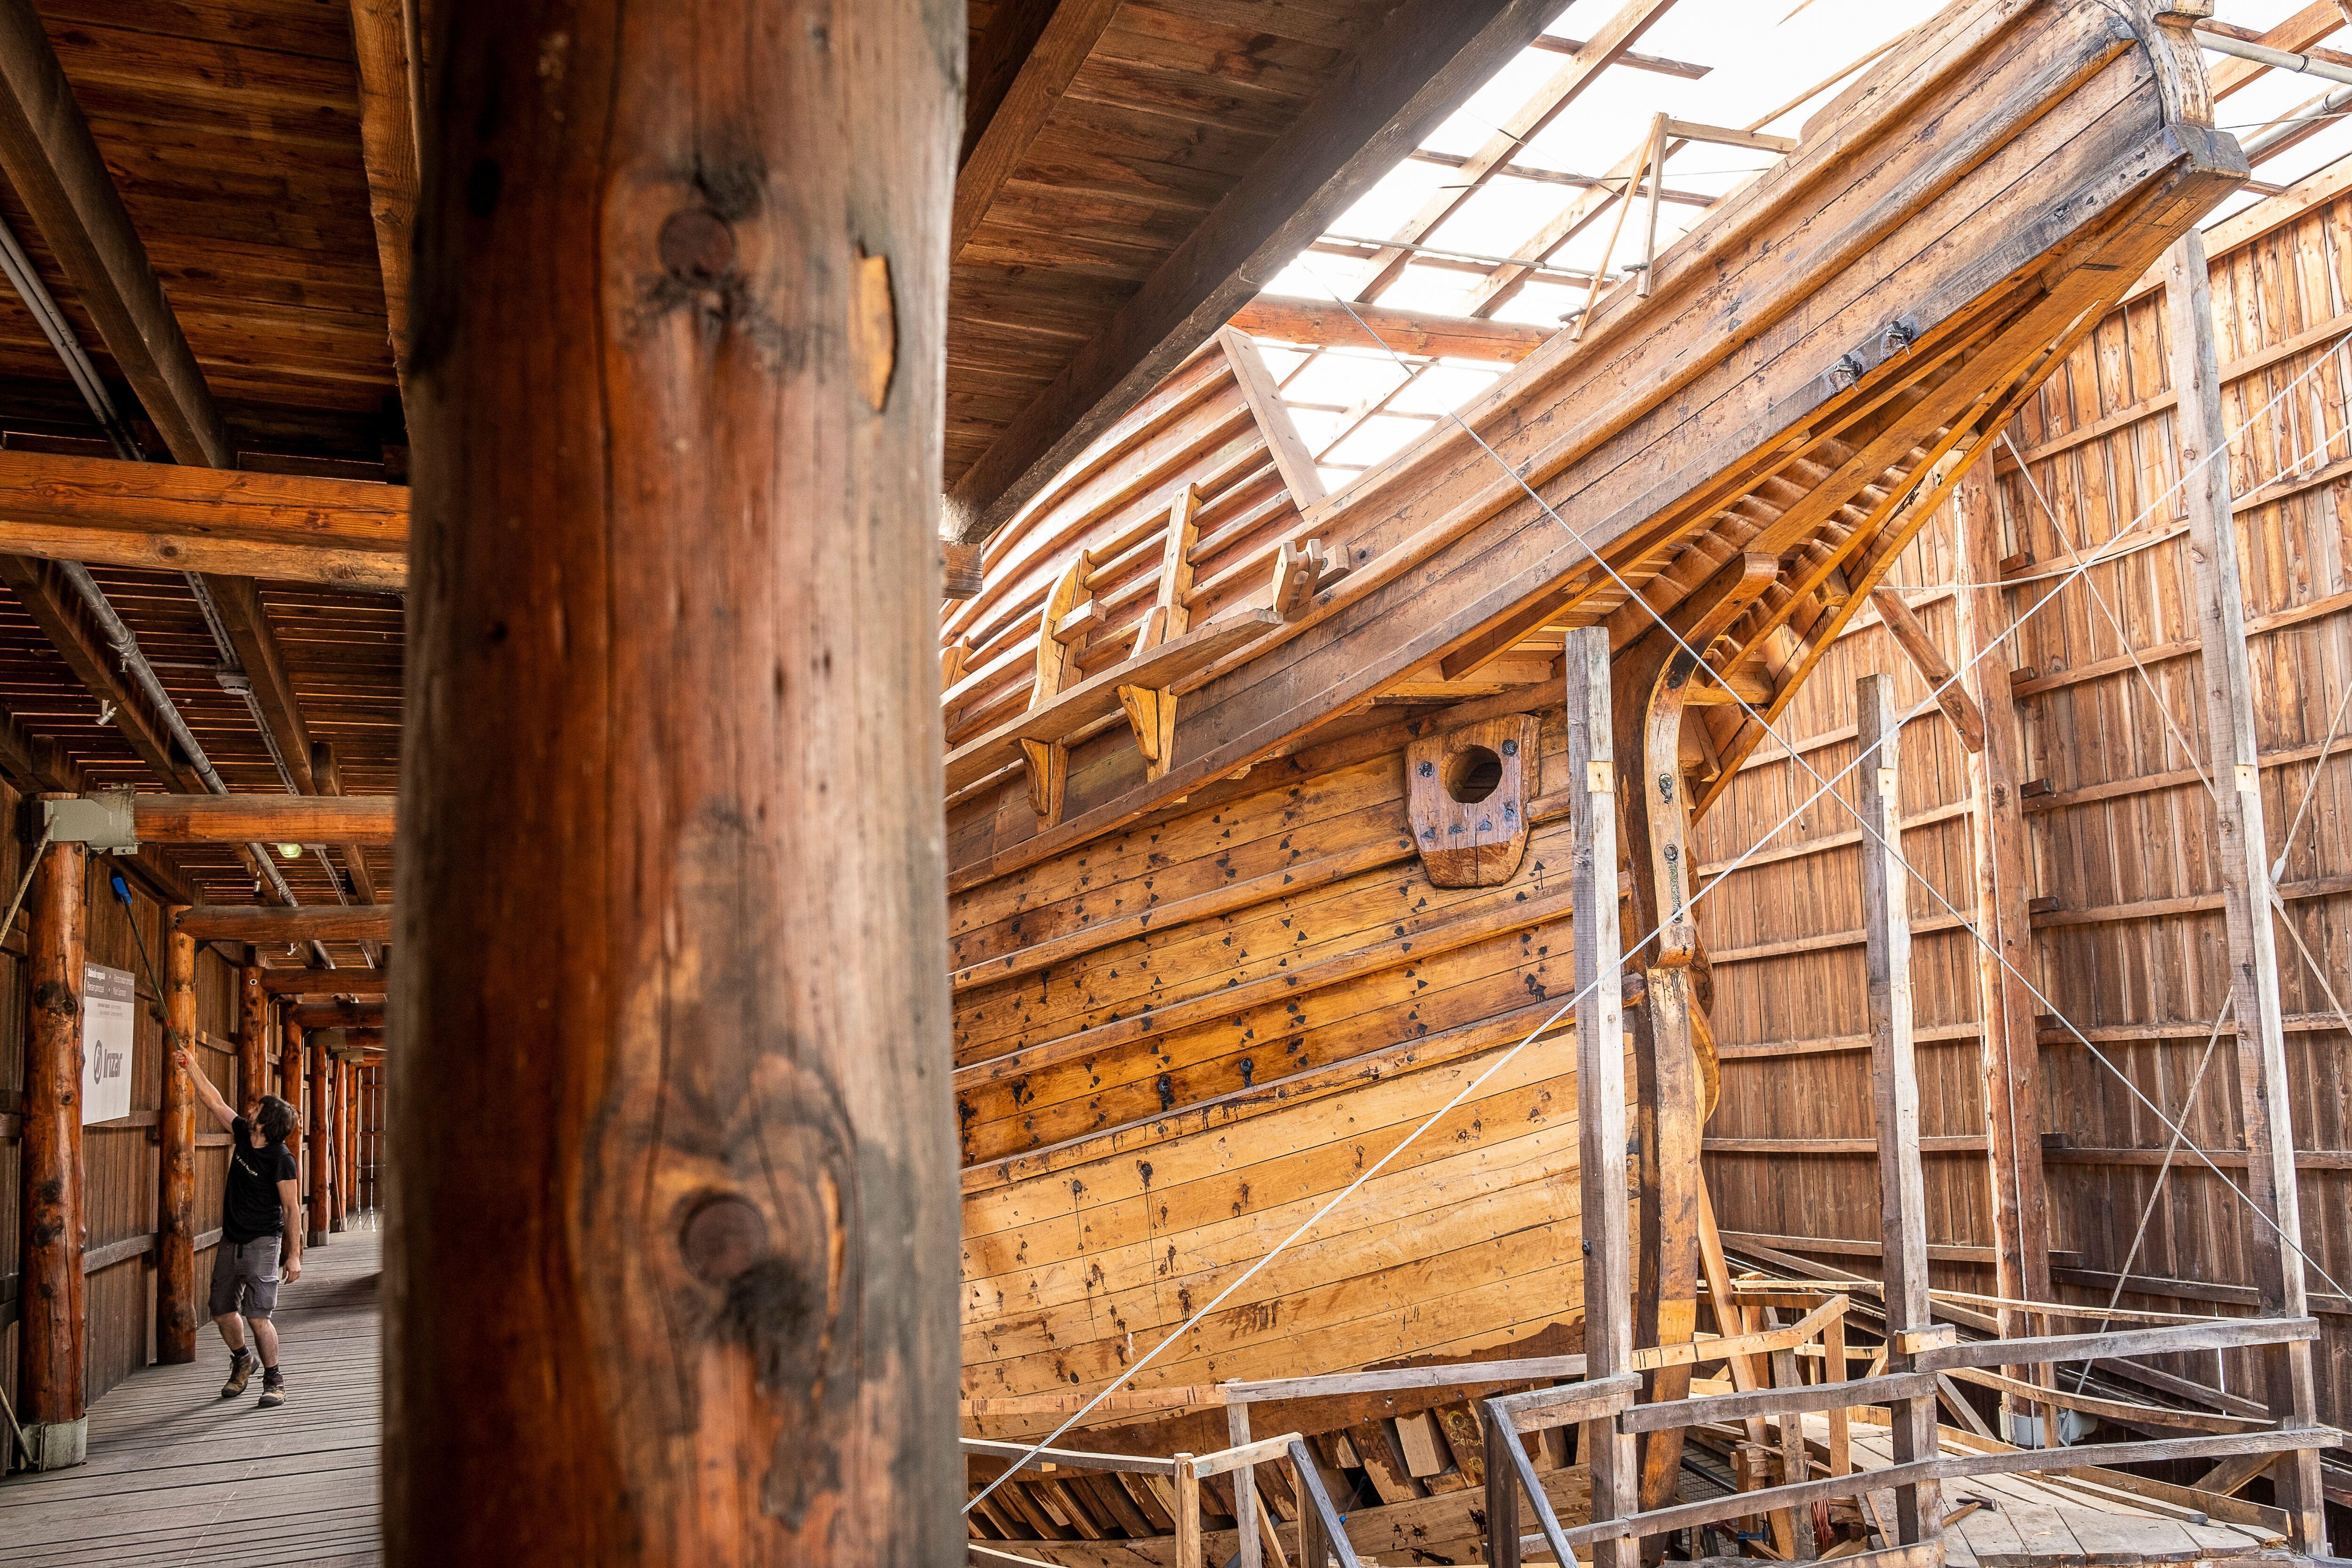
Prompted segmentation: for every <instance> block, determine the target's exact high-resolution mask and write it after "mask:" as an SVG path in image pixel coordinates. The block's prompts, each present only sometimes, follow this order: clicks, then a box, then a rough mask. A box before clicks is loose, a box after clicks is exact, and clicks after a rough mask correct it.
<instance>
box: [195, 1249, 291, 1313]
mask: <svg viewBox="0 0 2352 1568" xmlns="http://www.w3.org/2000/svg"><path fill="white" fill-rule="evenodd" d="M280 1245H281V1243H280V1239H279V1238H278V1237H275V1236H264V1237H261V1238H260V1239H257V1240H253V1241H248V1242H247V1243H245V1244H244V1245H243V1246H241V1247H238V1246H232V1245H231V1244H230V1243H228V1242H226V1241H224V1242H222V1243H221V1244H220V1245H219V1246H217V1247H215V1248H214V1249H213V1300H212V1313H211V1315H212V1316H214V1317H216V1318H217V1317H225V1316H226V1315H227V1314H228V1313H230V1312H236V1313H237V1314H238V1315H239V1316H241V1317H248V1318H266V1317H268V1315H269V1314H270V1313H271V1312H273V1311H275V1310H276V1309H277V1306H278V1249H279V1247H280Z"/></svg>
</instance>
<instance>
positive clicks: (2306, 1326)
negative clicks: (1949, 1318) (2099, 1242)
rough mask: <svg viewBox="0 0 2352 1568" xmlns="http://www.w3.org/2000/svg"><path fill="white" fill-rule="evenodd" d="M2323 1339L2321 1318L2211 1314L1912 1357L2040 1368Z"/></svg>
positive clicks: (1935, 1366) (1971, 1344)
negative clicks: (2185, 1320) (2164, 1323)
mask: <svg viewBox="0 0 2352 1568" xmlns="http://www.w3.org/2000/svg"><path fill="white" fill-rule="evenodd" d="M2318 1337H2319V1320H2318V1319H2317V1318H2207V1319H2205V1320H2203V1321H2202V1322H2194V1323H2173V1324H2168V1325H2167V1326H2165V1327H2163V1328H2153V1329H2126V1330H2123V1331H2121V1332H2119V1333H2065V1334H2043V1335H2041V1336H2039V1337H2037V1338H2033V1339H1979V1340H1963V1341H1960V1342H1958V1343H1953V1344H1939V1345H1930V1346H1928V1347H1927V1348H1925V1349H1923V1350H1921V1351H1920V1352H1919V1353H1918V1354H1917V1355H1916V1357H1914V1360H1915V1361H1916V1363H1917V1364H1918V1365H1919V1368H1920V1369H1921V1370H1922V1371H1926V1372H1947V1371H1949V1370H1950V1369H1952V1368H1953V1367H1956V1366H2039V1365H2041V1364H2043V1363H2045V1362H2055V1361H2089V1360H2093V1359H2097V1360H2101V1361H2116V1360H2121V1359H2122V1358H2124V1357H2126V1356H2133V1355H2177V1354H2179V1353H2180V1352H2182V1351H2188V1350H2230V1349H2235V1348H2237V1347H2239V1346H2241V1345H2250V1344H2287V1343H2294V1342H2296V1341H2300V1340H2315V1339H2317V1338H2318Z"/></svg>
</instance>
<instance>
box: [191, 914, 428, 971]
mask: <svg viewBox="0 0 2352 1568" xmlns="http://www.w3.org/2000/svg"><path fill="white" fill-rule="evenodd" d="M176 928H177V929H179V930H181V931H184V932H186V933H187V934H188V935H189V936H193V937H194V938H195V939H196V940H197V941H199V942H250V943H252V944H253V945H254V946H257V947H273V946H284V945H286V944H288V943H294V942H363V941H368V940H371V939H373V940H374V941H378V942H386V941H390V940H391V938H392V905H390V904H364V905H361V904H354V905H343V904H306V905H304V906H303V907H301V908H299V909H288V908H281V907H279V906H278V905H274V904H197V905H195V906H194V908H192V909H190V910H188V911H187V912H186V913H185V914H184V915H181V916H180V919H179V924H178V925H177V927H176ZM334 973H337V974H340V973H341V970H336V971H334ZM364 973H366V971H364V970H360V971H355V972H354V978H356V977H357V976H358V975H361V974H364ZM343 989H349V987H348V986H346V987H343Z"/></svg>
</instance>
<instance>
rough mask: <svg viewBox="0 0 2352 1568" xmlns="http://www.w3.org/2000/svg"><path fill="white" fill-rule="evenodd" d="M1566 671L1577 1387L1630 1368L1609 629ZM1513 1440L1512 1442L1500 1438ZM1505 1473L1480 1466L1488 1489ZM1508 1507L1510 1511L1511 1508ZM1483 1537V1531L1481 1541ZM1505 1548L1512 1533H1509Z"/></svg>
mask: <svg viewBox="0 0 2352 1568" xmlns="http://www.w3.org/2000/svg"><path fill="white" fill-rule="evenodd" d="M1563 662H1564V664H1565V665H1566V669H1567V675H1568V774H1569V821H1570V839H1571V847H1570V852H1569V879H1570V909H1571V919H1572V921H1573V923H1574V924H1573V929H1574V931H1575V934H1576V941H1575V946H1576V988H1577V993H1578V997H1579V1000H1578V1002H1577V1006H1576V1073H1577V1077H1576V1085H1577V1091H1576V1093H1577V1124H1578V1132H1577V1159H1578V1178H1579V1186H1580V1190H1581V1194H1582V1199H1583V1205H1582V1206H1583V1229H1584V1357H1585V1360H1584V1365H1585V1376H1586V1377H1587V1378H1588V1379H1591V1378H1601V1377H1614V1376H1617V1375H1622V1374H1623V1373H1627V1372H1630V1371H1632V1370H1633V1311H1632V1304H1633V1266H1632V1259H1631V1242H1630V1239H1629V1237H1628V1234H1627V1226H1626V1222H1625V1025H1624V1000H1623V992H1622V989H1621V986H1622V974H1623V956H1622V954H1623V949H1622V946H1620V943H1621V940H1622V938H1621V936H1620V933H1619V930H1618V911H1617V822H1618V818H1617V745H1616V729H1615V724H1614V721H1613V719H1612V697H1611V690H1610V683H1611V679H1612V667H1611V661H1610V657H1609V632H1608V630H1607V628H1605V627H1600V626H1586V627H1579V628H1577V629H1576V630H1574V631H1571V632H1569V634H1568V643H1567V647H1566V650H1565V652H1564V653H1563ZM1506 1440H1507V1441H1512V1442H1516V1441H1517V1436H1516V1434H1507V1435H1506ZM1585 1456H1586V1463H1587V1464H1588V1465H1589V1466H1590V1468H1591V1479H1592V1513H1591V1517H1592V1518H1593V1519H1594V1520H1595V1521H1601V1520H1609V1519H1622V1518H1625V1517H1626V1516H1628V1515H1629V1514H1632V1513H1633V1512H1634V1511H1636V1510H1637V1509H1638V1508H1639V1506H1640V1504H1639V1500H1638V1493H1637V1492H1636V1491H1635V1490H1634V1489H1635V1481H1636V1464H1635V1458H1634V1450H1633V1435H1632V1434H1631V1433H1626V1432H1620V1431H1619V1430H1618V1429H1617V1423H1616V1422H1615V1421H1614V1420H1611V1419H1605V1418H1604V1419H1601V1420H1595V1421H1591V1422H1589V1423H1587V1425H1586V1427H1585ZM1510 1474H1511V1471H1510V1470H1509V1469H1508V1468H1507V1467H1500V1466H1496V1465H1494V1464H1492V1463H1489V1464H1488V1465H1487V1467H1486V1485H1487V1488H1488V1493H1487V1495H1488V1499H1489V1502H1488V1506H1489V1507H1490V1508H1491V1507H1493V1506H1494V1503H1493V1497H1494V1489H1495V1487H1496V1485H1497V1484H1498V1482H1497V1478H1498V1477H1501V1478H1503V1479H1501V1481H1500V1482H1499V1484H1500V1485H1503V1486H1505V1487H1507V1486H1508V1485H1509V1484H1510V1480H1509V1477H1510ZM1516 1506H1517V1505H1516V1501H1515V1502H1514V1505H1513V1508H1514V1511H1516ZM1491 1533H1493V1531H1492V1529H1491V1527H1490V1534H1491ZM1513 1539H1514V1541H1516V1539H1517V1537H1516V1536H1514V1537H1513ZM1592 1552H1593V1558H1592V1561H1593V1568H1633V1563H1636V1562H1638V1561H1639V1560H1640V1545H1639V1542H1634V1541H1629V1540H1624V1539H1618V1540H1612V1541H1603V1542H1596V1543H1595V1544H1594V1546H1593V1548H1592Z"/></svg>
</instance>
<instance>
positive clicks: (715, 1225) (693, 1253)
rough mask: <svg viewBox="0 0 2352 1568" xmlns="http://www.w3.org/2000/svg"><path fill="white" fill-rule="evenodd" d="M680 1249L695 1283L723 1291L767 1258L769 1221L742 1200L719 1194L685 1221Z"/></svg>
mask: <svg viewBox="0 0 2352 1568" xmlns="http://www.w3.org/2000/svg"><path fill="white" fill-rule="evenodd" d="M678 1249H679V1251H680V1252H681V1253H682V1254H683V1255H684V1256H685V1259H686V1266H687V1267H688V1269H690V1270H693V1271H694V1276H695V1278H696V1279H698V1280H700V1281H702V1282H703V1283H704V1284H706V1285H718V1286H722V1287H723V1286H725V1285H728V1284H730V1283H731V1282H732V1281H735V1280H737V1279H739V1278H740V1277H741V1276H742V1274H743V1273H744V1271H745V1270H749V1269H750V1268H751V1266H752V1265H753V1264H754V1263H757V1262H758V1261H760V1260H761V1259H762V1258H765V1257H766V1256H767V1255H768V1221H767V1218H766V1217H765V1216H763V1215H762V1214H761V1212H760V1211H759V1209H758V1208H756V1207H753V1206H752V1205H751V1204H750V1203H747V1202H745V1201H744V1200H743V1199H742V1198H740V1197H732V1196H730V1195H727V1194H719V1195H718V1196H715V1197H709V1198H707V1199H705V1200H704V1201H703V1202H702V1203H700V1204H698V1205H697V1206H696V1207H695V1209H694V1211H693V1212H692V1213H691V1214H689V1215H688V1216H687V1217H686V1224H685V1225H684V1226H682V1227H681V1228H680V1229H679V1234H678Z"/></svg>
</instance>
